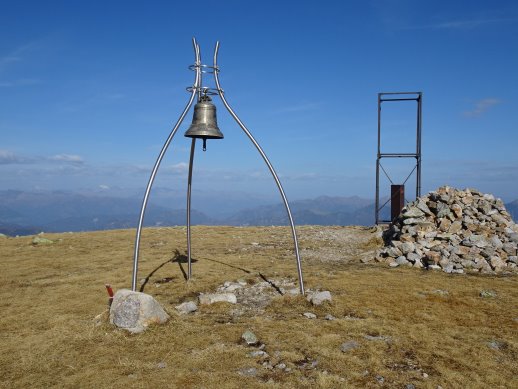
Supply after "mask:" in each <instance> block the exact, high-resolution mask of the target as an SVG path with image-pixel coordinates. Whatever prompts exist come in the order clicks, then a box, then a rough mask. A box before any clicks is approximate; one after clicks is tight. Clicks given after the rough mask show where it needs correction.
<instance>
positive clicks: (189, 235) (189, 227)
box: [187, 138, 196, 280]
mask: <svg viewBox="0 0 518 389" xmlns="http://www.w3.org/2000/svg"><path fill="white" fill-rule="evenodd" d="M195 147H196V138H192V142H191V156H190V158H189V177H188V178H187V280H190V279H191V276H192V265H191V184H192V167H193V162H194V149H195Z"/></svg>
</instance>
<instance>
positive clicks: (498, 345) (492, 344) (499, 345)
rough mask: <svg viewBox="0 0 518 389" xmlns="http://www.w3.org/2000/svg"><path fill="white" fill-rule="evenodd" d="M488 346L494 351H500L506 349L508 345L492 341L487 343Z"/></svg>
mask: <svg viewBox="0 0 518 389" xmlns="http://www.w3.org/2000/svg"><path fill="white" fill-rule="evenodd" d="M487 345H488V347H489V348H492V349H493V350H500V349H502V348H505V347H506V345H507V344H506V343H505V342H502V341H500V340H491V341H489V342H487Z"/></svg>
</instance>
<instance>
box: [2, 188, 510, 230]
mask: <svg viewBox="0 0 518 389" xmlns="http://www.w3.org/2000/svg"><path fill="white" fill-rule="evenodd" d="M167 194H169V195H173V196H172V197H174V198H175V200H177V197H179V196H180V194H174V193H168V192H167V191H165V192H164V191H162V192H159V194H158V196H157V199H158V201H156V200H155V202H153V203H150V204H149V206H148V207H147V210H146V216H145V219H144V224H145V226H171V225H185V209H173V208H170V207H167V206H165V204H168V203H169V204H174V203H177V202H176V201H167V196H166V195H167ZM184 200H185V199H184ZM247 200H248V202H247ZM141 201H142V200H141V199H140V198H139V197H137V196H136V195H131V196H130V197H115V196H109V195H105V194H102V193H76V192H66V191H50V192H27V191H15V190H7V191H0V233H3V234H6V235H10V236H14V235H31V234H36V233H38V232H41V231H46V232H65V231H94V230H106V229H119V228H135V227H136V225H137V222H138V213H139V211H140V206H141ZM218 201H220V202H223V200H222V199H220V200H218ZM199 202H201V203H202V204H205V201H199ZM227 202H229V199H227ZM230 202H231V203H233V205H234V210H233V212H232V210H231V209H226V210H225V212H222V210H221V208H219V207H217V206H216V207H214V206H213V207H212V208H214V209H215V211H214V212H211V210H212V208H211V207H209V206H207V207H206V209H207V211H205V212H201V211H199V210H195V209H193V210H192V213H191V220H192V224H193V225H196V224H203V225H234V226H256V225H286V224H288V217H287V214H286V210H285V208H284V205H283V204H280V203H279V204H271V205H265V204H260V205H257V206H254V207H248V208H244V207H243V206H244V205H245V204H250V203H252V204H257V203H260V200H259V201H258V199H256V198H250V197H248V198H247V197H246V195H245V194H241V195H240V196H239V195H234V197H233V198H232V199H231V200H230ZM506 206H507V209H508V210H509V212H510V213H511V214H512V215H513V217H514V216H515V215H516V216H518V200H515V201H513V202H511V203H509V204H506ZM290 207H291V210H292V213H293V218H294V220H295V223H296V224H297V225H304V224H308V225H364V226H369V225H372V224H374V202H373V200H370V199H365V198H361V197H357V196H352V197H330V196H320V197H317V198H315V199H307V200H298V201H292V202H290ZM240 208H241V209H240ZM218 211H219V213H218ZM388 212H389V209H388V207H385V208H384V210H383V212H382V218H383V219H386V218H388ZM208 213H211V214H210V215H208Z"/></svg>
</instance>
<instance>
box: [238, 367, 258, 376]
mask: <svg viewBox="0 0 518 389" xmlns="http://www.w3.org/2000/svg"><path fill="white" fill-rule="evenodd" d="M237 372H238V374H241V375H243V376H245V377H255V376H256V375H257V369H256V368H255V367H244V368H242V369H239V370H238V371H237Z"/></svg>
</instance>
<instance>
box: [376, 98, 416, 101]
mask: <svg viewBox="0 0 518 389" xmlns="http://www.w3.org/2000/svg"><path fill="white" fill-rule="evenodd" d="M418 100H419V97H413V98H412V97H409V98H408V99H407V98H404V99H403V98H401V99H381V102H384V101H418Z"/></svg>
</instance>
